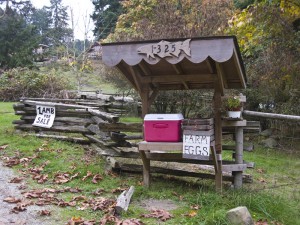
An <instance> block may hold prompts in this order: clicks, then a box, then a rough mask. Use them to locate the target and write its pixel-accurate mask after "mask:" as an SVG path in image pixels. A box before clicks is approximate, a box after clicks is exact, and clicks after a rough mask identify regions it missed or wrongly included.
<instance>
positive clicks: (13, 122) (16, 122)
mask: <svg viewBox="0 0 300 225" xmlns="http://www.w3.org/2000/svg"><path fill="white" fill-rule="evenodd" d="M26 123H27V122H26V121H25V120H13V121H12V124H26Z"/></svg>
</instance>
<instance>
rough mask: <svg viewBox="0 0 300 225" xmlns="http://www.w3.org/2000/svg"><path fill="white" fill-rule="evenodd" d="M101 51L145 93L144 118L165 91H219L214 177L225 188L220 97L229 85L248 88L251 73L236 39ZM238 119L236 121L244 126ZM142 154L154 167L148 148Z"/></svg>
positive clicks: (146, 165)
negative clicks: (247, 79) (146, 151)
mask: <svg viewBox="0 0 300 225" xmlns="http://www.w3.org/2000/svg"><path fill="white" fill-rule="evenodd" d="M102 49H103V58H102V59H103V62H104V63H105V64H106V65H108V66H111V67H117V68H118V69H119V70H120V71H121V72H122V74H123V75H124V76H125V77H126V78H127V79H128V81H129V82H130V83H131V84H132V86H133V87H134V88H135V89H136V90H137V91H138V93H139V94H140V96H141V99H142V115H143V116H144V115H145V114H147V113H149V110H150V105H151V104H152V102H153V101H154V99H155V97H156V96H157V94H158V93H159V91H161V90H195V89H212V90H214V99H213V107H214V138H215V142H214V149H215V153H216V156H215V157H214V159H215V172H216V173H215V174H216V179H215V180H216V187H217V188H218V189H220V188H221V183H222V159H221V153H222V143H221V142H222V121H221V105H222V104H221V96H223V95H224V90H225V89H243V88H246V75H245V70H244V66H243V62H242V59H241V55H240V51H239V47H238V44H237V40H236V38H235V37H234V36H220V37H205V38H190V39H172V40H151V41H139V42H124V43H107V44H102ZM238 122H239V121H237V123H235V124H236V125H237V124H241V123H238ZM237 126H238V127H239V126H240V125H237ZM241 132H242V129H241V130H239V131H238V132H237V135H238V136H240V134H241ZM242 136H243V135H242ZM163 145H164V146H165V147H163V148H164V149H166V148H168V147H166V146H167V143H163ZM240 147H241V148H243V146H240ZM141 148H143V147H141ZM170 148H172V147H170ZM146 150H151V149H147V148H146ZM141 156H142V159H143V163H144V170H149V168H150V162H148V161H149V160H148V159H146V158H147V157H146V156H145V153H144V152H143V151H141ZM217 156H218V157H217ZM147 176H149V171H148V175H147V171H146V174H145V171H144V182H146V183H147V182H148V181H147V179H148V178H147ZM145 179H146V180H145ZM146 185H147V184H146Z"/></svg>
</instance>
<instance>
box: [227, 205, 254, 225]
mask: <svg viewBox="0 0 300 225" xmlns="http://www.w3.org/2000/svg"><path fill="white" fill-rule="evenodd" d="M226 217H227V219H228V221H229V224H231V225H254V222H253V220H252V217H251V215H250V213H249V211H248V209H247V207H245V206H240V207H237V208H234V209H231V210H229V211H228V212H227V214H226Z"/></svg>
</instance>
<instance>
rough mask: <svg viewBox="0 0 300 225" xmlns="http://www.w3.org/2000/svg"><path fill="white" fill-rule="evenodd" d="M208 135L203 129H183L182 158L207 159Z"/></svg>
mask: <svg viewBox="0 0 300 225" xmlns="http://www.w3.org/2000/svg"><path fill="white" fill-rule="evenodd" d="M209 155H210V135H204V134H203V131H193V130H185V131H184V132H183V156H182V157H183V158H188V159H199V160H209Z"/></svg>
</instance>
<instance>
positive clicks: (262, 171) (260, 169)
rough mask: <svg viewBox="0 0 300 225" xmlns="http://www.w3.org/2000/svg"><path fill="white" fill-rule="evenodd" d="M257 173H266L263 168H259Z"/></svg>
mask: <svg viewBox="0 0 300 225" xmlns="http://www.w3.org/2000/svg"><path fill="white" fill-rule="evenodd" d="M256 171H257V172H258V173H265V170H264V169H262V168H258V169H257V170H256Z"/></svg>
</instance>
